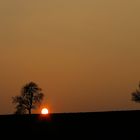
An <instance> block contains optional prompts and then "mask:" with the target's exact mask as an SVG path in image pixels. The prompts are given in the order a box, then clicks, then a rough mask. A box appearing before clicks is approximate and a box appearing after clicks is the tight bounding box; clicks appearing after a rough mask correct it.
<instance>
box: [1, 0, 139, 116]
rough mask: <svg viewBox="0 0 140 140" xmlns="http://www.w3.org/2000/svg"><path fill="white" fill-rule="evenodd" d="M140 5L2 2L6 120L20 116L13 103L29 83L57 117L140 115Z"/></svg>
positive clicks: (94, 0) (126, 1) (104, 0)
mask: <svg viewBox="0 0 140 140" xmlns="http://www.w3.org/2000/svg"><path fill="white" fill-rule="evenodd" d="M139 6H140V1H139V0H133V1H132V0H69V1H68V0H12V1H11V0H0V114H11V113H13V112H14V111H15V108H14V105H13V104H12V99H11V98H12V97H13V96H16V95H20V90H21V88H22V87H23V85H24V84H26V83H28V82H30V81H34V82H35V83H37V84H38V85H39V86H40V87H41V88H42V90H43V93H44V95H45V98H44V100H43V103H42V105H41V107H42V106H47V107H48V108H49V110H50V112H52V113H54V112H55V113H56V112H66V113H68V112H94V111H115V110H129V109H130V110H131V109H140V104H138V103H134V102H132V101H131V93H132V92H133V91H135V90H136V88H137V87H138V83H139V81H140V26H139V25H140V14H139V13H140V8H139ZM41 107H40V108H41ZM39 111H40V109H37V110H36V111H35V113H39Z"/></svg>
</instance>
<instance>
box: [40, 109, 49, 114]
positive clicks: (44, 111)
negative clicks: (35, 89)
mask: <svg viewBox="0 0 140 140" xmlns="http://www.w3.org/2000/svg"><path fill="white" fill-rule="evenodd" d="M48 113H49V110H48V109H47V108H43V109H42V110H41V114H44V115H45V114H48Z"/></svg>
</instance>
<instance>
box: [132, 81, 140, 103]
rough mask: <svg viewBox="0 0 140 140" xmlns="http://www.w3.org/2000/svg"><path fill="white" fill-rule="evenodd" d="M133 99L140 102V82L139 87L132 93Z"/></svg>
mask: <svg viewBox="0 0 140 140" xmlns="http://www.w3.org/2000/svg"><path fill="white" fill-rule="evenodd" d="M132 101H135V102H137V103H140V83H139V88H138V89H136V91H135V92H133V93H132Z"/></svg>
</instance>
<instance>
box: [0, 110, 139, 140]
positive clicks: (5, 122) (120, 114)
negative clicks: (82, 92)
mask: <svg viewBox="0 0 140 140" xmlns="http://www.w3.org/2000/svg"><path fill="white" fill-rule="evenodd" d="M0 136H1V137H2V136H4V137H5V138H6V137H9V136H10V137H11V139H13V138H14V139H21V138H26V139H28V138H30V137H32V138H37V137H40V139H41V138H44V139H50V137H51V138H54V137H55V138H58V139H60V138H65V139H69V138H70V139H75V138H78V139H81V138H84V139H95V138H96V139H128V138H130V139H136V137H138V138H139V139H140V111H116V112H115V111H114V112H94V113H62V114H61V113H59V114H49V115H46V116H45V115H44V116H43V115H39V114H36V115H31V116H30V115H1V116H0Z"/></svg>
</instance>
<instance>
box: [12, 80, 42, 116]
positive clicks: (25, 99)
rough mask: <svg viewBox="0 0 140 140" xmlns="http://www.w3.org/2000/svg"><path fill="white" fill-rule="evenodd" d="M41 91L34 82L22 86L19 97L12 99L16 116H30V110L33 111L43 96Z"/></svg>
mask: <svg viewBox="0 0 140 140" xmlns="http://www.w3.org/2000/svg"><path fill="white" fill-rule="evenodd" d="M41 91H42V89H41V88H39V87H38V85H37V84H36V83H34V82H29V83H27V84H26V85H25V86H23V88H22V90H21V95H20V96H15V97H13V98H12V99H13V103H14V104H17V105H16V112H15V113H16V114H26V113H27V112H28V113H29V114H31V110H32V109H35V108H36V107H37V106H38V105H39V104H40V103H41V101H42V99H43V97H44V94H43V93H42V92H41Z"/></svg>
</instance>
